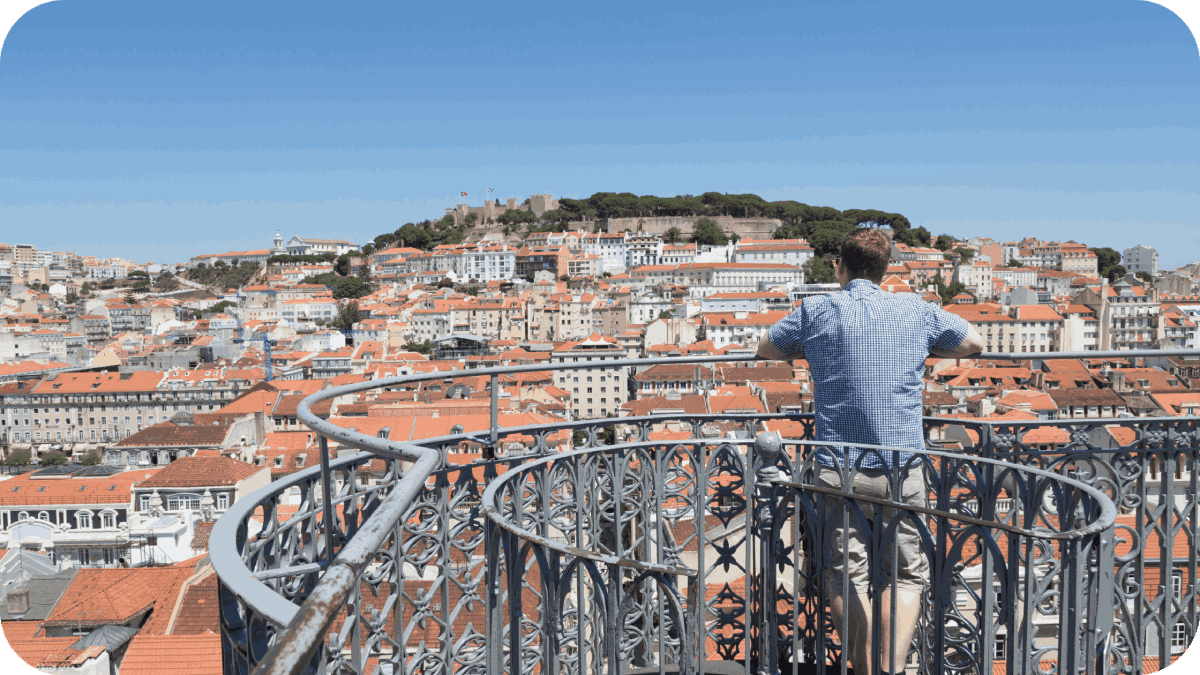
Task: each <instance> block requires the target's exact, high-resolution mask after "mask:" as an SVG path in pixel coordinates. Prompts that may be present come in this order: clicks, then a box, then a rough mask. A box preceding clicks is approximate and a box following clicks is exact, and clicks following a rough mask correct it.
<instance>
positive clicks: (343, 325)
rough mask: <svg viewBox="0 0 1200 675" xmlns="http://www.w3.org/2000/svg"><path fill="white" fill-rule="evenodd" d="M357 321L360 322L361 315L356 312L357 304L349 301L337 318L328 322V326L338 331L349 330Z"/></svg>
mask: <svg viewBox="0 0 1200 675" xmlns="http://www.w3.org/2000/svg"><path fill="white" fill-rule="evenodd" d="M351 278H353V277H351ZM359 321H362V313H361V312H359V311H358V303H357V302H354V301H353V300H351V301H350V302H347V303H346V304H345V305H343V306H342V309H341V310H339V311H338V315H337V317H336V318H335V319H334V320H333V321H331V322H329V325H331V326H333V327H334V328H336V329H338V330H351V329H353V328H354V324H356V323H358V322H359Z"/></svg>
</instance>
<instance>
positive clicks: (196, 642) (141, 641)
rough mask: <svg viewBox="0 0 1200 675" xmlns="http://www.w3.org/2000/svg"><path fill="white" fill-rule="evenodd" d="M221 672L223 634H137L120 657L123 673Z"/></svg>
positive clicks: (192, 674) (176, 674)
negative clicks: (122, 657)
mask: <svg viewBox="0 0 1200 675" xmlns="http://www.w3.org/2000/svg"><path fill="white" fill-rule="evenodd" d="M165 672H169V673H172V675H222V667H221V636H220V635H217V634H216V633H202V634H200V635H138V636H137V637H135V638H133V641H132V642H130V643H129V649H128V650H126V652H125V658H124V660H122V661H121V675H161V673H165Z"/></svg>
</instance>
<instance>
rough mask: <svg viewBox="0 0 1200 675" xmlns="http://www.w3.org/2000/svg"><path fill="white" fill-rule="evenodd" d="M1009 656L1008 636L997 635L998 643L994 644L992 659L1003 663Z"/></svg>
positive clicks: (1003, 634)
mask: <svg viewBox="0 0 1200 675" xmlns="http://www.w3.org/2000/svg"><path fill="white" fill-rule="evenodd" d="M1007 654H1008V635H1007V634H1005V633H997V634H996V641H995V642H993V643H992V659H994V660H996V661H1003V660H1004V659H1005V658H1006V655H1007Z"/></svg>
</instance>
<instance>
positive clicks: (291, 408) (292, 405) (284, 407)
mask: <svg viewBox="0 0 1200 675" xmlns="http://www.w3.org/2000/svg"><path fill="white" fill-rule="evenodd" d="M360 377H361V376H360ZM307 396H308V394H284V395H283V396H280V397H279V400H278V401H277V402H276V403H275V408H274V409H273V410H272V411H271V414H272V415H288V416H291V415H295V414H296V407H297V406H299V405H300V401H303V400H304V399H305V397H307ZM332 407H333V401H322V402H320V403H318V404H316V405H315V406H313V407H312V408H311V410H312V413H313V414H314V415H316V416H318V417H329V411H330V409H331V408H332Z"/></svg>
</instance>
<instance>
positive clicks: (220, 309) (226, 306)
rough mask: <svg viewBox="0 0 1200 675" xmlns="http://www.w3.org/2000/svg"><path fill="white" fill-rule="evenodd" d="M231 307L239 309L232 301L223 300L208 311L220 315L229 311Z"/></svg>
mask: <svg viewBox="0 0 1200 675" xmlns="http://www.w3.org/2000/svg"><path fill="white" fill-rule="evenodd" d="M230 307H237V303H235V302H232V301H230V300H222V301H220V302H218V303H217V304H215V305H213V306H212V307H209V308H208V311H209V312H211V313H213V314H220V313H221V312H224V311H225V310H227V309H229V308H230Z"/></svg>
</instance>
